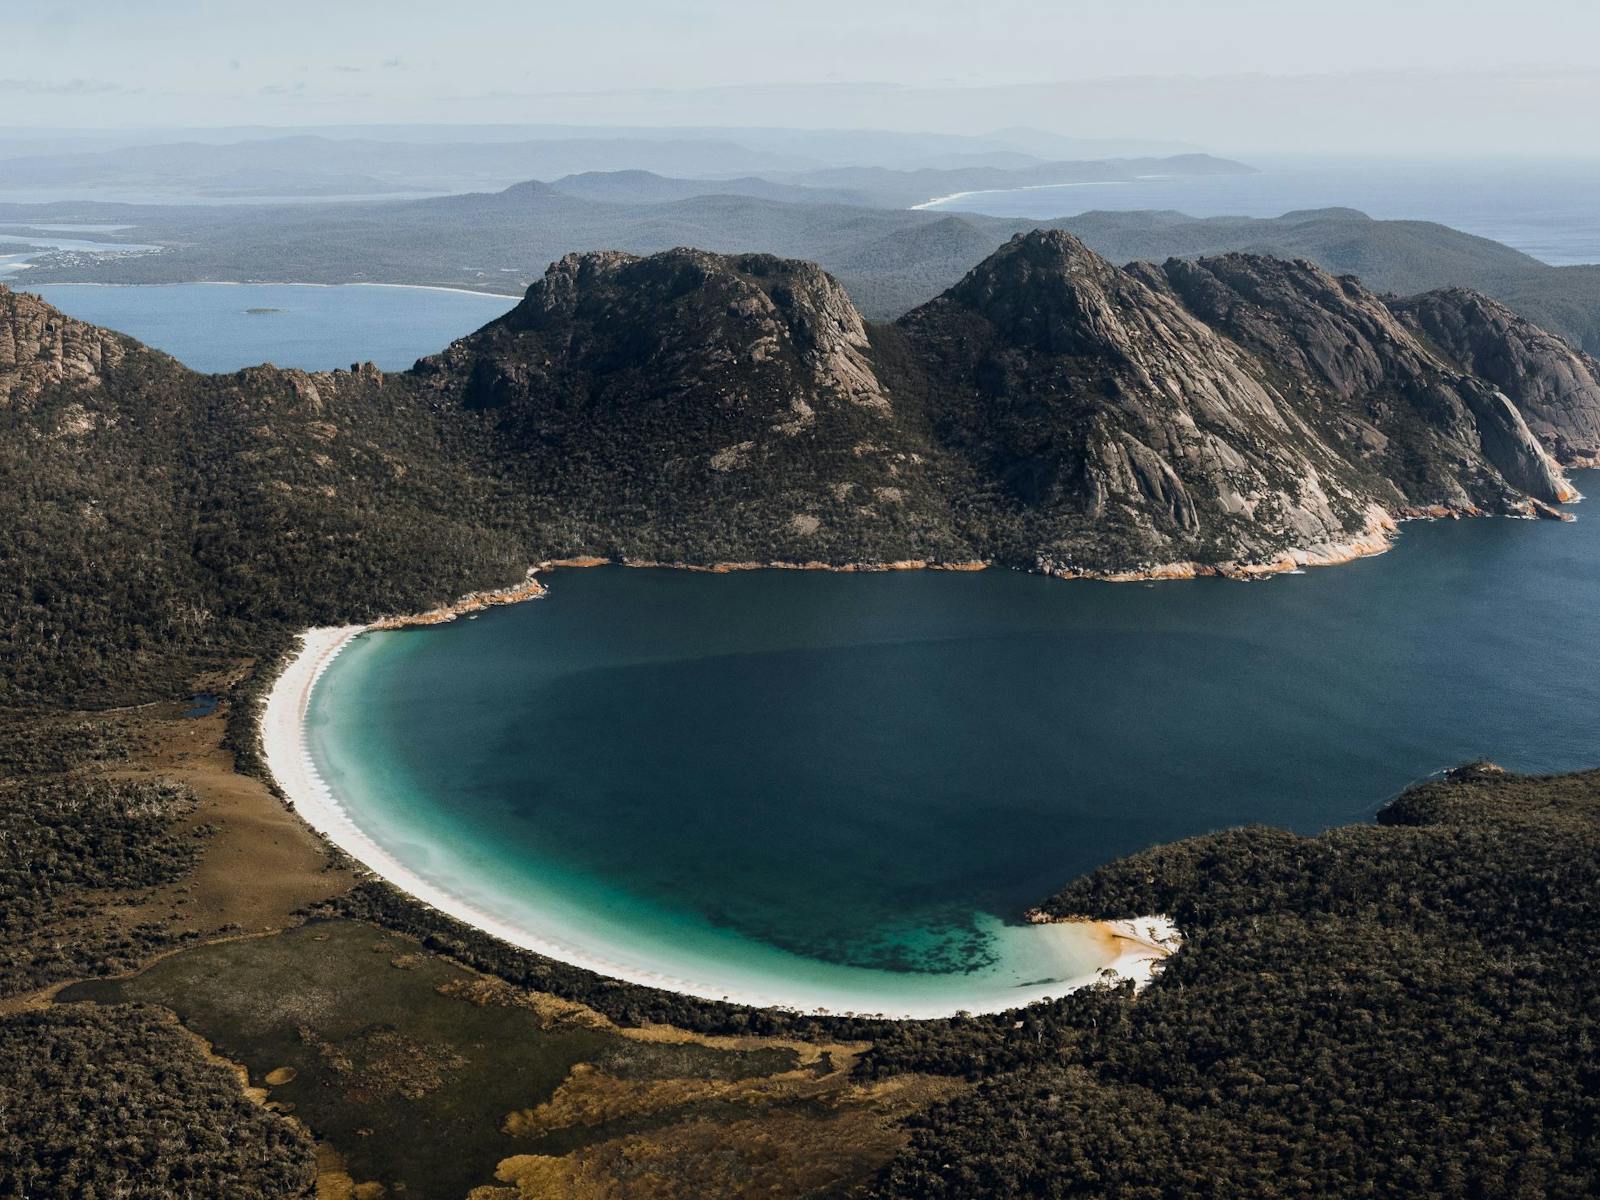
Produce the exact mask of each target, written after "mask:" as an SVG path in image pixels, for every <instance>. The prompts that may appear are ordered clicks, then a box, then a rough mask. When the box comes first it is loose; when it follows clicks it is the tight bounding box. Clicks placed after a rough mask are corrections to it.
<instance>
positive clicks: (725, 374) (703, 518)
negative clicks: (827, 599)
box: [413, 249, 971, 560]
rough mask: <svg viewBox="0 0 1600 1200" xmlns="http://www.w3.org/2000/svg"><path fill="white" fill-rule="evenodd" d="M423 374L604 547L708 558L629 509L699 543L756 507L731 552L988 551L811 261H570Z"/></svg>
mask: <svg viewBox="0 0 1600 1200" xmlns="http://www.w3.org/2000/svg"><path fill="white" fill-rule="evenodd" d="M413 378H414V380H415V381H416V382H417V383H419V384H420V385H421V386H422V387H423V388H425V389H428V390H431V391H434V392H437V393H441V394H442V395H444V396H446V397H449V398H450V399H451V400H452V401H454V402H455V403H458V404H459V405H460V406H461V407H462V408H464V409H466V410H468V411H469V412H477V413H480V414H481V419H482V420H483V421H485V422H486V423H487V425H488V426H489V428H490V430H491V436H492V437H493V439H494V440H495V442H496V443H497V444H498V448H497V450H496V456H497V457H499V456H512V457H520V458H523V459H524V460H525V461H526V462H527V463H528V466H529V471H528V485H529V487H530V488H531V490H532V498H533V502H534V505H535V507H536V508H537V510H538V511H540V512H543V513H549V514H551V519H552V520H558V519H559V520H567V519H568V518H569V517H570V516H572V515H573V513H574V510H577V513H578V517H579V520H580V521H581V522H582V524H583V525H584V527H585V528H586V529H588V530H591V531H593V532H592V535H591V544H590V545H589V546H586V547H585V548H586V549H593V550H595V551H597V552H602V553H607V554H610V555H612V556H630V557H641V558H652V559H655V558H667V559H676V558H680V557H682V558H695V557H699V558H704V556H705V551H704V549H703V548H697V547H696V546H695V544H694V542H693V540H692V539H686V540H683V541H681V542H677V543H671V544H661V543H660V541H659V540H656V539H647V538H638V537H633V536H631V535H630V533H629V530H628V526H629V525H630V524H631V525H633V526H634V527H635V529H636V530H638V529H642V527H643V525H644V524H645V523H646V522H644V521H641V520H639V519H638V518H637V517H629V516H627V515H625V513H626V511H627V510H629V509H631V510H633V511H634V512H635V513H638V512H640V511H643V510H647V509H655V510H657V511H658V512H661V513H675V514H676V516H675V518H674V520H675V521H678V522H681V523H682V524H683V526H684V527H685V530H686V532H687V531H691V530H693V529H695V528H705V527H708V526H709V525H712V524H715V525H719V526H721V525H725V524H726V514H728V513H731V512H738V513H740V514H741V519H742V522H743V524H744V530H743V535H742V536H741V538H740V539H739V543H738V544H737V545H734V544H729V545H728V546H727V547H726V554H727V555H730V556H738V557H747V556H749V555H750V554H752V553H755V554H759V555H761V556H763V557H766V556H772V557H794V558H799V559H802V560H805V559H810V558H813V557H816V556H819V555H820V556H823V557H839V558H843V559H846V560H848V559H850V558H853V557H854V553H853V550H859V549H860V547H861V546H862V545H863V544H865V545H868V546H872V547H874V548H878V547H882V548H883V549H884V550H885V551H886V552H888V551H889V550H891V549H892V554H891V555H890V556H891V557H917V556H922V555H933V556H940V555H944V554H949V555H953V556H957V557H971V547H970V546H969V545H967V544H966V543H965V542H964V541H962V539H960V538H959V537H954V536H952V535H951V533H950V528H949V526H950V523H949V521H948V519H947V514H946V503H945V499H944V497H943V496H942V494H941V491H940V488H939V485H938V481H937V480H936V479H935V478H933V476H932V475H931V474H930V472H929V470H928V468H927V462H926V456H925V455H923V454H921V453H919V451H921V450H923V449H924V447H923V446H922V444H921V443H920V441H919V440H918V439H917V438H915V437H914V436H912V435H911V433H910V431H908V429H907V428H906V426H905V423H904V422H902V421H900V420H898V419H897V417H896V414H895V412H894V410H893V406H892V405H891V403H890V398H889V393H888V390H887V389H886V388H885V386H884V384H883V382H882V381H881V380H880V379H879V377H878V375H877V372H876V369H875V367H874V364H873V361H872V344H871V340H870V336H869V333H868V330H867V326H866V324H865V322H864V321H863V320H862V318H861V315H860V313H858V312H857V311H856V309H855V307H854V305H852V304H851V302H850V299H849V297H848V296H847V295H846V294H845V292H844V289H843V288H841V287H840V286H839V284H838V283H836V282H835V281H834V280H833V279H832V278H831V277H830V276H828V275H827V274H826V273H825V272H823V271H822V269H821V268H820V267H817V266H815V265H814V264H811V263H803V262H794V261H788V260H784V259H779V258H774V257H772V256H771V255H765V254H745V255H717V254H708V253H704V252H702V251H698V250H686V249H685V250H673V251H668V252H666V253H663V254H656V255H652V256H651V257H649V258H637V257H634V256H632V255H628V254H621V253H616V252H598V253H588V254H572V255H568V256H567V257H565V258H563V259H561V260H560V261H559V262H556V263H555V264H553V265H552V266H551V267H550V268H549V270H548V271H547V272H546V273H545V276H544V278H543V279H541V280H540V281H539V282H538V283H536V284H534V285H533V287H531V288H530V289H529V290H528V293H527V296H526V297H525V298H524V300H523V301H522V303H521V304H520V305H518V306H517V308H515V309H514V310H512V311H511V312H510V313H508V314H507V315H506V316H505V317H503V318H501V319H500V320H498V321H496V322H494V323H493V324H491V325H489V326H487V327H485V328H484V329H482V330H480V331H479V332H477V333H475V334H473V335H471V336H470V337H467V338H463V339H461V340H460V341H458V342H456V343H455V344H454V345H452V346H451V347H450V348H449V349H447V350H446V351H445V352H444V353H442V354H440V355H437V356H435V357H433V358H429V359H424V360H423V361H421V362H420V363H418V364H417V368H416V370H415V372H414V375H413ZM886 495H895V496H898V497H899V500H897V501H885V500H883V499H882V498H883V497H884V496H886ZM575 498H576V499H578V500H579V503H577V504H574V503H573V501H574V499H575ZM556 514H560V516H559V517H558V516H557V515H556ZM652 523H653V522H652ZM873 530H880V531H883V533H884V538H886V539H887V540H883V539H880V537H879V536H878V535H877V534H875V533H873V532H871V531H873ZM853 531H854V532H853Z"/></svg>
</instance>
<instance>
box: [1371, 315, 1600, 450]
mask: <svg viewBox="0 0 1600 1200" xmlns="http://www.w3.org/2000/svg"><path fill="white" fill-rule="evenodd" d="M1389 307H1390V308H1391V309H1393V310H1394V312H1395V314H1396V315H1397V316H1398V317H1399V318H1400V319H1401V320H1402V321H1403V322H1404V323H1405V324H1406V326H1407V327H1408V328H1409V329H1411V330H1413V331H1414V332H1415V333H1416V334H1417V335H1418V336H1419V337H1421V338H1423V339H1425V340H1426V341H1427V342H1428V343H1429V344H1430V345H1432V346H1434V347H1437V348H1438V349H1439V351H1440V352H1441V353H1442V354H1444V355H1445V356H1447V357H1448V358H1449V359H1451V360H1452V361H1454V362H1455V363H1457V364H1459V365H1460V367H1461V369H1462V370H1464V371H1469V372H1471V373H1473V374H1475V375H1478V376H1480V377H1481V378H1483V379H1485V380H1487V381H1488V382H1490V383H1492V384H1493V385H1494V386H1496V387H1498V388H1500V389H1501V390H1503V391H1504V392H1505V393H1506V395H1508V396H1510V397H1511V399H1512V400H1513V401H1515V402H1516V405H1517V407H1518V408H1519V409H1521V410H1522V413H1523V415H1524V416H1525V417H1526V418H1527V420H1528V424H1529V426H1530V427H1531V428H1532V429H1533V431H1534V432H1535V433H1536V434H1538V435H1539V437H1540V438H1541V439H1543V440H1544V441H1545V442H1546V443H1547V444H1548V445H1549V446H1550V447H1551V448H1552V450H1553V452H1554V454H1555V456H1556V458H1557V459H1559V460H1560V461H1561V462H1564V463H1566V464H1568V465H1570V466H1595V465H1600V362H1596V361H1595V360H1594V359H1593V358H1591V357H1589V355H1587V354H1584V353H1583V352H1582V351H1577V350H1573V349H1572V348H1571V347H1570V346H1568V345H1567V344H1566V343H1565V342H1563V341H1562V340H1561V339H1560V338H1558V337H1555V336H1553V335H1551V334H1548V333H1546V332H1545V331H1544V330H1542V329H1540V328H1539V327H1538V326H1537V325H1534V324H1533V323H1532V322H1530V321H1525V320H1523V319H1522V318H1521V317H1519V316H1517V314H1516V313H1514V312H1512V311H1511V310H1510V309H1509V308H1507V307H1506V306H1505V305H1503V304H1500V303H1498V302H1496V301H1494V300H1491V299H1489V298H1488V297H1487V296H1483V295H1480V294H1479V293H1477V292H1473V291H1469V290H1467V289H1465V288H1444V289H1441V290H1439V291H1433V292H1428V293H1426V294H1424V295H1421V296H1412V297H1410V298H1409V299H1405V300H1391V301H1390V302H1389Z"/></svg>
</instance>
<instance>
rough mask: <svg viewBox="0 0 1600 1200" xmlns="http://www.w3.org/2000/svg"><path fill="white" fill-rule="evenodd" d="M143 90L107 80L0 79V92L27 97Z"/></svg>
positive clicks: (91, 94) (93, 94)
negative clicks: (18, 93)
mask: <svg viewBox="0 0 1600 1200" xmlns="http://www.w3.org/2000/svg"><path fill="white" fill-rule="evenodd" d="M142 91H144V89H143V88H130V87H124V86H123V85H122V84H120V83H112V82H111V81H110V80H109V79H0V92H21V93H22V94H24V95H28V96H101V95H105V94H106V93H108V92H123V93H128V94H132V93H134V92H142Z"/></svg>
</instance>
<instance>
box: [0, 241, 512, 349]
mask: <svg viewBox="0 0 1600 1200" xmlns="http://www.w3.org/2000/svg"><path fill="white" fill-rule="evenodd" d="M3 238H4V235H3V234H0V240H3ZM5 282H10V283H12V284H13V285H14V286H16V287H18V288H20V289H23V290H26V291H31V292H36V293H38V294H39V295H41V296H43V297H44V298H45V299H46V300H48V301H49V302H50V303H51V304H53V305H55V306H56V307H57V308H59V309H60V310H61V311H62V312H64V313H66V314H67V315H68V316H71V317H77V318H78V319H79V320H80V321H89V322H91V323H93V324H95V325H103V326H106V327H107V328H109V329H115V330H117V331H118V332H120V333H126V334H128V335H130V336H132V337H135V338H138V339H139V340H140V341H141V342H144V343H145V344H146V345H148V346H154V347H155V348H156V349H158V350H165V351H166V352H167V353H168V354H170V355H172V356H173V357H174V358H176V359H178V360H179V361H180V362H182V363H184V364H185V365H187V366H190V367H193V368H194V369H195V370H197V371H210V372H219V371H237V370H239V369H240V368H241V367H252V366H256V365H258V364H260V363H264V362H271V363H274V364H276V365H277V366H280V367H298V368H300V369H302V370H306V371H331V370H335V369H338V368H341V367H343V368H348V367H349V366H350V365H351V364H352V363H355V362H374V363H376V364H377V365H378V366H379V367H380V368H382V369H383V370H385V371H401V370H405V369H406V368H408V367H410V366H411V364H412V363H414V362H416V360H417V359H418V358H421V357H422V356H423V355H425V354H433V353H436V352H437V351H439V350H442V349H444V348H445V347H446V346H447V345H449V344H450V343H451V342H452V341H454V340H455V339H456V338H458V337H462V336H464V335H466V334H468V333H471V332H472V331H473V330H475V329H478V328H480V327H481V326H483V325H486V324H488V323H489V322H490V321H492V320H494V319H495V318H496V317H498V316H500V315H501V314H503V313H505V312H507V311H508V310H510V309H511V308H512V307H514V306H515V305H516V303H517V299H518V298H517V297H515V296H491V295H486V294H483V293H479V292H456V291H447V290H444V289H441V288H421V287H399V286H389V285H383V284H344V285H341V286H336V287H322V286H317V285H314V284H303V283H241V284H223V283H173V284H131V285H120V286H109V285H103V284H92V283H47V284H36V285H33V286H29V285H28V283H27V279H26V274H25V273H23V274H21V275H19V276H18V277H17V278H14V279H11V280H7V281H5ZM252 310H254V311H252Z"/></svg>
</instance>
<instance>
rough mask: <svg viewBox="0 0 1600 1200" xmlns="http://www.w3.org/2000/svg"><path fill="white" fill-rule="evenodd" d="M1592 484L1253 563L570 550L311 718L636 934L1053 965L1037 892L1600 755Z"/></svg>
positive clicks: (427, 851)
mask: <svg viewBox="0 0 1600 1200" xmlns="http://www.w3.org/2000/svg"><path fill="white" fill-rule="evenodd" d="M1578 478H1579V481H1580V487H1586V489H1587V490H1589V491H1590V492H1591V493H1593V492H1596V491H1600V473H1593V472H1590V473H1583V474H1580V475H1579V477H1578ZM1586 508H1587V506H1586V505H1580V506H1579V507H1578V509H1577V510H1576V511H1577V512H1578V514H1579V516H1580V519H1579V520H1578V521H1577V522H1575V523H1556V522H1529V521H1511V520H1480V521H1466V522H1459V523H1457V522H1442V523H1438V524H1408V525H1407V526H1405V530H1404V534H1403V536H1402V538H1401V540H1400V542H1399V544H1398V546H1397V547H1396V548H1395V549H1394V550H1393V551H1391V552H1390V553H1389V554H1387V555H1384V556H1380V557H1377V558H1372V559H1366V560H1362V561H1360V562H1356V563H1352V564H1349V565H1345V566H1340V567H1336V568H1329V569H1321V570H1315V571H1311V572H1308V573H1306V574H1303V575H1293V576H1281V577H1277V578H1273V579H1270V580H1267V581H1263V582H1258V583H1248V584H1246V583H1236V582H1228V581H1218V580H1198V581H1187V582H1168V583H1161V584H1158V585H1153V586H1148V587H1147V586H1143V585H1138V584H1100V583H1089V582H1082V581H1079V582H1066V581H1059V580H1050V579H1044V578H1037V577H1032V576H1027V575H1023V574H1019V573H1013V572H1004V571H987V572H982V573H979V574H970V575H969V574H955V573H949V574H946V573H934V572H910V573H893V574H876V575H872V574H869V575H850V574H846V575H834V574H822V573H802V572H781V571H773V572H755V573H748V574H731V575H701V574H689V573H677V572H671V571H664V570H649V571H642V570H626V569H622V568H605V569H599V570H590V571H560V572H557V573H555V574H553V575H552V576H551V577H550V578H549V583H550V594H549V596H548V597H546V598H545V599H542V600H539V601H535V602H531V603H526V604H522V605H519V606H514V607H510V608H505V609H500V610H495V611H492V612H489V613H486V614H484V615H483V616H482V617H481V618H478V619H475V620H464V621H458V622H456V623H454V624H451V625H446V626H439V627H433V628H428V629H421V630H407V631H400V632H386V633H378V634H368V635H365V636H363V637H362V638H360V639H358V640H357V641H356V642H355V643H353V644H352V645H351V647H350V648H349V649H347V650H346V651H345V652H344V653H343V654H342V655H341V656H340V657H339V658H338V659H336V660H335V661H334V663H333V665H332V667H331V669H330V670H329V671H328V672H327V674H325V675H324V676H323V679H322V682H321V683H319V684H318V686H317V688H316V690H315V692H314V693H313V698H312V705H311V712H310V717H309V721H308V729H309V745H310V747H311V750H312V754H313V757H314V759H315V761H316V762H317V764H318V766H319V768H320V769H321V770H322V773H323V775H324V777H325V779H326V780H327V781H328V782H329V784H330V786H331V787H332V789H333V791H334V793H335V794H336V795H337V796H338V797H339V799H340V800H341V801H342V802H343V804H344V805H345V807H346V808H347V810H348V811H349V813H350V814H351V815H352V817H353V818H354V819H355V820H356V823H357V824H358V825H359V826H360V827H361V828H362V829H363V830H364V831H365V832H366V833H367V834H368V835H369V836H371V837H372V838H373V840H375V841H376V842H377V843H378V844H379V845H380V846H382V847H383V848H384V849H385V850H386V851H388V852H390V853H391V854H393V855H394V856H395V858H396V859H398V860H399V861H401V862H403V863H405V864H406V865H407V866H408V867H414V868H416V869H417V870H418V871H419V873H421V874H422V875H423V876H424V877H426V878H427V879H428V880H429V881H430V883H432V884H435V885H437V886H440V887H442V888H446V889H447V890H451V891H452V892H453V893H454V894H457V895H462V896H466V897H468V898H469V899H470V901H471V902H472V903H473V904H474V905H476V906H478V907H479V909H480V910H481V911H484V912H489V913H491V914H493V915H495V916H496V917H499V918H503V919H504V920H506V921H508V922H511V923H513V924H518V925H519V927H522V926H528V927H540V926H541V925H542V926H547V927H549V928H551V929H554V930H557V931H559V932H560V933H561V936H563V937H565V938H566V939H568V942H569V944H572V945H575V946H578V947H579V948H580V949H585V950H588V951H594V952H595V953H600V954H602V956H608V957H606V960H607V961H617V962H624V963H626V964H630V965H634V966H638V965H640V964H642V965H643V967H644V968H647V969H650V970H655V971H659V972H660V973H661V974H662V975H663V976H664V977H666V978H669V979H702V978H714V979H716V980H718V981H725V982H729V981H731V982H729V987H730V989H733V988H737V989H743V990H744V991H745V992H751V991H754V992H759V993H760V994H765V995H789V994H792V993H793V991H794V989H795V987H798V986H801V985H811V984H815V985H817V986H818V987H820V986H822V985H823V984H824V983H831V984H833V985H836V986H835V990H834V992H833V993H830V994H847V993H848V994H851V995H857V994H859V995H860V996H861V1002H860V1003H857V1004H855V1005H853V1007H857V1008H862V1009H868V1008H879V1009H887V1008H892V1007H893V1006H894V1005H895V1004H896V1003H897V1002H898V1001H901V1000H904V1001H905V1002H906V1003H907V1004H910V1003H912V1002H926V1003H927V1004H930V1005H932V1004H937V1003H939V1002H942V1001H950V1000H951V998H952V997H961V998H963V999H964V1000H971V999H974V998H975V999H978V1000H986V999H993V997H995V996H997V995H1000V996H1003V995H1004V994H1005V991H1006V989H1008V988H1017V987H1019V986H1020V985H1022V984H1024V983H1029V982H1037V980H1038V976H1037V975H1033V974H1030V972H1034V971H1038V970H1045V971H1048V970H1049V969H1050V966H1049V955H1048V954H1045V953H1043V952H1042V951H1041V950H1040V947H1039V946H1038V945H1037V944H1035V943H1032V942H1030V941H1029V940H1028V937H1027V936H1026V935H1028V934H1032V933H1036V932H1037V931H1036V930H1034V929H1032V928H1029V927H1025V926H1019V925H1018V924H1017V922H1018V921H1019V918H1020V917H1021V915H1022V913H1023V912H1024V911H1025V910H1026V909H1027V908H1028V907H1030V906H1031V905H1033V904H1036V903H1037V902H1039V901H1040V900H1042V899H1044V898H1045V897H1046V896H1047V895H1049V894H1050V893H1051V892H1052V891H1053V890H1055V889H1057V888H1059V887H1060V886H1061V885H1063V884H1065V883H1067V882H1068V881H1069V880H1071V879H1072V878H1073V877H1074V876H1076V875H1078V874H1079V873H1081V872H1084V871H1087V870H1090V869H1092V868H1094V867H1096V866H1098V865H1100V864H1103V863H1105V862H1108V861H1110V860H1112V859H1114V858H1116V857H1117V856H1119V855H1123V854H1126V853H1129V852H1132V851H1135V850H1138V849H1140V848H1142V847H1145V846H1148V845H1151V844H1154V843H1158V842H1163V841H1169V840H1172V839H1175V838H1180V837H1183V836H1187V835H1191V834H1197V833H1204V832H1207V831H1210V830H1216V829H1222V828H1227V827H1230V826H1237V825H1241V824H1246V823H1252V822H1263V823H1268V824H1272V825H1277V826H1284V827H1287V828H1290V829H1294V830H1297V831H1300V832H1304V833H1312V832H1315V831H1317V830H1321V829H1324V828H1327V827H1329V826H1333V825H1339V824H1345V823H1349V822H1358V821H1366V820H1370V819H1371V817H1372V816H1373V814H1374V813H1375V811H1376V810H1377V809H1378V808H1379V807H1380V806H1381V805H1382V803H1383V802H1384V801H1385V800H1386V799H1388V798H1389V797H1391V796H1393V795H1394V794H1395V793H1396V792H1398V791H1399V790H1400V789H1402V788H1403V787H1405V786H1406V785H1407V784H1408V783H1410V782H1412V781H1415V780H1418V779H1420V778H1423V777H1425V776H1427V775H1429V774H1430V773H1432V772H1435V771H1438V770H1440V769H1442V768H1447V767H1449V766H1452V765H1455V764H1458V763H1461V762H1463V761H1466V760H1469V759H1472V758H1477V757H1488V758H1492V759H1494V760H1495V761H1497V762H1499V763H1501V764H1503V765H1505V766H1506V767H1509V768H1513V769H1517V770H1530V771H1556V770H1568V769H1574V768H1579V767H1584V766H1588V765H1592V764H1594V763H1596V762H1597V761H1600V750H1597V747H1600V678H1597V675H1596V672H1595V671H1594V669H1593V653H1594V648H1595V647H1596V646H1600V522H1596V521H1593V520H1590V519H1588V514H1587V513H1586V512H1585V509H1586ZM851 989H855V991H851ZM955 1006H960V1005H955Z"/></svg>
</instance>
